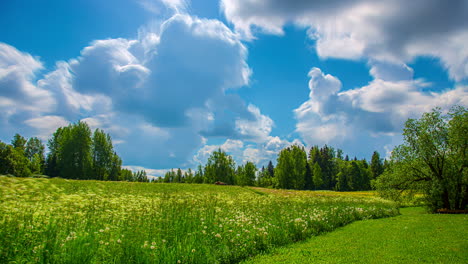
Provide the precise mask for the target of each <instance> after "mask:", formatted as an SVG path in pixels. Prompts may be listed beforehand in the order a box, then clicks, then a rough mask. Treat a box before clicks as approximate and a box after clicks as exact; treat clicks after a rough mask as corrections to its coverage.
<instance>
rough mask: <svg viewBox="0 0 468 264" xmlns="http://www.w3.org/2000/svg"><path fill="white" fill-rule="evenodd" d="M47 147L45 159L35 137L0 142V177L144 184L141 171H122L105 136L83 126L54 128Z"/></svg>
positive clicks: (117, 158)
mask: <svg viewBox="0 0 468 264" xmlns="http://www.w3.org/2000/svg"><path fill="white" fill-rule="evenodd" d="M47 146H48V148H49V153H48V154H47V157H46V156H45V146H44V144H43V143H42V141H41V140H40V139H38V138H36V137H32V138H30V139H25V138H24V137H22V136H21V135H19V134H16V135H15V136H14V137H13V140H12V141H11V144H6V143H3V142H1V141H0V174H6V175H14V176H18V177H29V176H33V175H36V176H37V175H47V176H50V177H61V178H66V179H81V180H88V179H94V180H109V181H142V182H148V177H147V176H146V172H145V171H138V172H136V173H134V172H132V171H130V170H128V169H124V168H122V159H121V158H120V157H119V156H118V155H117V153H116V152H115V151H114V146H113V144H112V139H111V137H110V135H109V134H106V133H104V131H102V130H100V129H96V130H95V131H94V133H92V132H91V129H90V128H89V126H88V125H87V124H86V123H84V122H78V123H76V124H70V125H69V126H67V127H61V128H58V129H57V130H56V131H55V133H54V134H53V135H52V138H50V139H49V141H48V143H47Z"/></svg>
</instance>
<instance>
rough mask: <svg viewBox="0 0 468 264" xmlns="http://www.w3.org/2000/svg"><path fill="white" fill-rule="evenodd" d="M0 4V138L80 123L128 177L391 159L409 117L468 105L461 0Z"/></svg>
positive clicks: (467, 35) (43, 133) (465, 8)
mask: <svg viewBox="0 0 468 264" xmlns="http://www.w3.org/2000/svg"><path fill="white" fill-rule="evenodd" d="M344 2H345V1H306V0H304V1H293V2H292V1H280V0H263V1H251V0H209V1H193V2H192V1H184V0H116V1H112V2H111V1H91V0H83V1H59V0H51V1H46V2H44V1H32V0H18V1H3V2H2V3H0V140H2V141H5V142H9V141H10V140H11V138H12V137H13V135H14V133H16V132H18V133H20V134H22V135H24V136H26V137H32V136H38V137H40V138H41V139H43V140H46V139H47V138H48V137H49V136H50V135H51V133H52V132H53V131H55V129H56V128H57V127H59V126H64V125H67V124H68V123H70V122H76V121H78V120H84V121H86V122H87V123H88V124H89V125H90V126H91V127H92V128H93V129H94V128H97V127H99V128H103V129H104V130H105V131H106V132H108V133H110V134H111V136H112V138H113V140H114V143H115V148H116V149H117V151H118V153H119V154H120V156H121V157H122V158H123V160H124V165H126V166H128V167H130V168H135V169H137V168H146V169H148V172H149V174H151V175H159V174H161V173H163V172H164V170H165V169H168V168H173V167H174V168H179V167H180V168H188V167H192V168H194V167H196V166H197V165H198V164H199V163H204V162H206V159H207V157H208V156H209V154H210V153H211V151H213V150H215V149H217V148H219V147H221V148H222V149H224V150H225V151H227V152H229V153H230V154H231V155H233V156H234V158H235V160H236V161H237V162H238V163H241V162H246V161H253V162H255V163H256V164H257V165H258V166H259V167H261V166H262V165H265V164H266V163H267V162H268V161H269V160H273V161H274V160H276V154H277V153H278V151H279V150H280V149H282V148H284V147H286V146H289V145H291V144H302V145H304V146H306V147H310V146H312V145H319V146H322V145H323V144H328V145H331V146H333V147H336V148H341V149H343V150H344V152H345V153H347V154H349V155H350V156H357V157H358V158H369V157H370V155H371V154H372V152H373V151H374V150H377V151H379V152H380V153H381V155H382V156H385V155H387V154H388V153H389V151H390V150H391V149H392V148H393V147H394V146H395V145H397V144H399V143H401V130H402V128H403V125H404V122H405V120H406V119H408V118H417V117H419V116H420V115H421V114H422V113H423V112H425V111H429V110H431V109H432V108H434V107H441V108H442V109H444V110H447V109H449V108H450V107H451V106H453V105H455V104H459V105H463V106H468V86H467V84H468V46H467V45H466V43H468V20H466V18H465V14H466V13H468V3H467V2H466V1H462V0H460V1H451V2H450V4H447V2H446V1H442V0H440V1H431V2H427V1H423V0H417V1H412V3H406V2H405V1H403V0H401V1H400V0H392V1H390V0H388V1H387V0H383V1H378V2H376V1H368V0H354V1H347V2H346V3H344Z"/></svg>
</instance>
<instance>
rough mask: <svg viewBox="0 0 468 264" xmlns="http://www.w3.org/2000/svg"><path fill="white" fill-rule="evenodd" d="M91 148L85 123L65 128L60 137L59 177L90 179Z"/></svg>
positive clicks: (89, 135) (89, 136)
mask: <svg viewBox="0 0 468 264" xmlns="http://www.w3.org/2000/svg"><path fill="white" fill-rule="evenodd" d="M91 147H92V139H91V130H90V129H89V126H88V125H87V124H86V123H85V122H81V121H80V122H78V123H76V124H71V125H69V126H68V127H65V128H64V129H63V131H62V135H61V137H60V149H59V152H60V154H59V157H60V158H59V166H58V167H59V171H60V173H59V175H60V176H61V177H62V178H70V179H90V178H91V169H92V157H91Z"/></svg>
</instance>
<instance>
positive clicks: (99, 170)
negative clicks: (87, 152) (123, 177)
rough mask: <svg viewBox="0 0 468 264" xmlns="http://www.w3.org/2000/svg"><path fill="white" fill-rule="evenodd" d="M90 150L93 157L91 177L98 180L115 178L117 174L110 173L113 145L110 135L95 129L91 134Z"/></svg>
mask: <svg viewBox="0 0 468 264" xmlns="http://www.w3.org/2000/svg"><path fill="white" fill-rule="evenodd" d="M91 152H92V153H91V156H92V157H93V166H92V168H93V178H95V179H98V180H117V174H115V173H114V174H113V175H111V171H112V167H113V166H112V163H113V160H112V159H113V156H114V147H113V145H112V140H111V137H110V135H109V134H106V133H104V131H102V130H100V129H96V130H95V131H94V134H93V141H92V146H91ZM114 162H115V161H114ZM117 163H118V162H117Z"/></svg>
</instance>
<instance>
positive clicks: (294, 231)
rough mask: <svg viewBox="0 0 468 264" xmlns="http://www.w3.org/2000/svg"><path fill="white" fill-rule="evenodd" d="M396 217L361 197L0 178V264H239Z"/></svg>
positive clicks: (381, 203) (392, 208)
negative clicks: (336, 231)
mask: <svg viewBox="0 0 468 264" xmlns="http://www.w3.org/2000/svg"><path fill="white" fill-rule="evenodd" d="M398 214H399V211H398V209H397V207H396V205H395V204H394V203H392V202H388V201H386V200H382V199H380V198H376V197H374V196H373V195H372V194H371V195H369V193H365V192H363V193H354V194H353V195H346V194H342V193H334V192H313V191H289V190H271V189H262V188H243V187H238V186H216V185H206V184H205V185H201V184H190V185H189V184H152V183H138V182H103V181H93V180H88V181H78V180H65V179H60V178H50V179H47V178H44V179H43V178H16V177H6V176H0V263H237V262H240V261H242V260H245V259H247V258H250V257H252V256H255V255H258V254H265V253H266V252H272V251H273V250H274V249H275V248H278V247H280V246H285V245H290V244H292V243H294V242H297V241H302V240H305V239H307V238H310V237H315V236H317V235H319V234H321V233H324V232H329V231H332V230H334V229H336V228H339V227H342V226H344V225H347V224H349V223H351V222H354V221H356V220H364V219H376V218H384V217H391V216H396V215H398ZM362 223H364V222H362Z"/></svg>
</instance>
